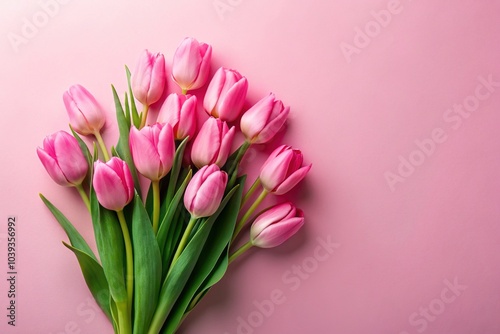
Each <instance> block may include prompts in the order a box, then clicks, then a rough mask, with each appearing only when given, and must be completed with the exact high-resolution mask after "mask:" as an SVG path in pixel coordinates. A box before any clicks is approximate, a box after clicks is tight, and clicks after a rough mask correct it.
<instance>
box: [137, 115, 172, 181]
mask: <svg viewBox="0 0 500 334" xmlns="http://www.w3.org/2000/svg"><path fill="white" fill-rule="evenodd" d="M130 152H131V154H132V159H133V160H134V165H135V167H136V168H137V171H138V172H139V173H141V174H142V175H144V176H145V177H146V178H148V179H150V180H151V181H158V180H160V179H161V178H162V177H164V176H165V175H167V174H168V172H169V171H170V169H171V168H172V163H173V161H174V154H175V142H174V134H173V131H172V127H171V126H170V124H168V123H167V124H160V123H156V124H155V125H151V126H145V127H144V128H142V129H141V130H138V129H137V128H136V127H132V128H131V129H130Z"/></svg>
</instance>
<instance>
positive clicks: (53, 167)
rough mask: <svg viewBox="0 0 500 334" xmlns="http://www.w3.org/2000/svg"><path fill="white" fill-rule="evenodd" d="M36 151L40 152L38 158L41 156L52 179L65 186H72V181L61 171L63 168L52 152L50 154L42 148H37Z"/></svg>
mask: <svg viewBox="0 0 500 334" xmlns="http://www.w3.org/2000/svg"><path fill="white" fill-rule="evenodd" d="M36 153H37V154H38V158H40V161H41V162H42V164H43V166H44V167H45V169H46V170H47V173H48V174H49V176H50V177H51V178H52V180H54V182H56V183H57V184H59V185H61V186H65V187H67V186H71V183H69V182H68V180H66V177H65V176H64V174H63V172H62V171H61V168H59V165H58V164H57V162H56V160H55V159H54V158H52V157H51V156H50V154H48V153H47V152H45V151H44V150H43V149H41V148H37V150H36Z"/></svg>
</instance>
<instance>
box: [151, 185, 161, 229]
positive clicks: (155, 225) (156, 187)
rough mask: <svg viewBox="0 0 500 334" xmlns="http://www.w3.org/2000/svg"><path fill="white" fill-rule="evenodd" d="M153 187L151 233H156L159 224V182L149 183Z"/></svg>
mask: <svg viewBox="0 0 500 334" xmlns="http://www.w3.org/2000/svg"><path fill="white" fill-rule="evenodd" d="M151 185H152V186H153V232H154V233H155V235H156V234H157V233H158V225H159V222H160V181H151Z"/></svg>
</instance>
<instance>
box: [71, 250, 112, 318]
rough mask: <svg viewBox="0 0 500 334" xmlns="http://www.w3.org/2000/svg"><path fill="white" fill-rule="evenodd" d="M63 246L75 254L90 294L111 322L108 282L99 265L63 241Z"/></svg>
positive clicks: (90, 257)
mask: <svg viewBox="0 0 500 334" xmlns="http://www.w3.org/2000/svg"><path fill="white" fill-rule="evenodd" d="M63 244H64V246H66V247H67V248H68V249H69V250H71V251H72V252H73V253H74V254H75V256H76V258H77V260H78V263H79V264H80V268H81V269H82V273H83V277H84V278H85V282H86V283H87V286H88V287H89V290H90V292H91V293H92V295H93V296H94V299H95V300H96V301H97V304H99V306H100V307H101V309H102V310H103V311H104V313H105V314H106V316H107V317H108V319H109V320H112V317H111V310H110V308H109V287H108V281H107V280H106V276H104V271H103V269H102V267H101V265H100V264H99V263H98V262H97V261H96V259H95V258H93V257H92V256H91V255H89V254H87V253H85V252H83V251H81V250H79V249H78V248H75V247H73V246H71V245H68V244H67V243H65V242H64V241H63Z"/></svg>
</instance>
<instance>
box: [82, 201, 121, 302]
mask: <svg viewBox="0 0 500 334" xmlns="http://www.w3.org/2000/svg"><path fill="white" fill-rule="evenodd" d="M90 207H91V212H92V223H93V226H94V233H95V239H96V243H97V249H98V250H99V257H100V258H101V263H102V267H103V270H104V274H105V276H106V279H107V280H108V284H109V292H110V294H111V296H112V298H113V300H114V301H115V302H116V303H120V302H126V301H127V291H126V288H125V272H124V263H125V245H124V241H123V234H122V231H121V228H120V223H119V221H118V217H117V215H116V212H114V211H110V210H108V209H106V208H104V207H102V206H101V205H100V204H99V202H98V201H97V196H96V195H95V192H91V194H90Z"/></svg>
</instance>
